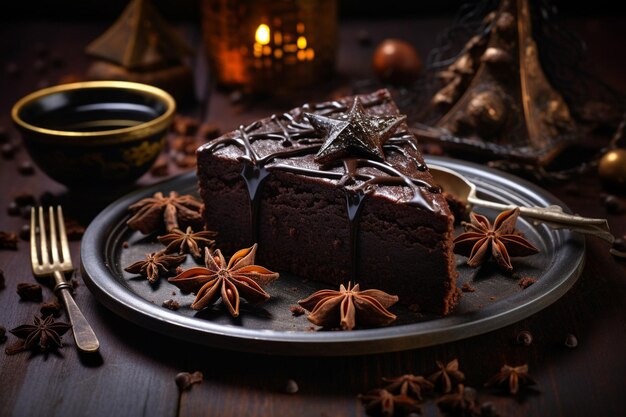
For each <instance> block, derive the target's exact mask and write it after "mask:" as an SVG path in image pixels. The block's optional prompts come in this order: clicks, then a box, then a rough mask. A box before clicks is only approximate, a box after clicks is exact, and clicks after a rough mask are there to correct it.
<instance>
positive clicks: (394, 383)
mask: <svg viewBox="0 0 626 417" xmlns="http://www.w3.org/2000/svg"><path fill="white" fill-rule="evenodd" d="M383 381H385V382H387V383H388V384H387V386H385V387H384V388H385V389H386V390H387V391H389V392H392V393H394V394H401V395H407V396H409V397H411V396H412V397H414V398H416V399H418V400H421V399H422V391H430V390H432V389H433V388H434V387H435V386H434V385H433V383H432V382H430V381H429V380H428V379H426V378H424V377H423V376H421V375H412V374H405V375H401V376H398V377H393V378H383Z"/></svg>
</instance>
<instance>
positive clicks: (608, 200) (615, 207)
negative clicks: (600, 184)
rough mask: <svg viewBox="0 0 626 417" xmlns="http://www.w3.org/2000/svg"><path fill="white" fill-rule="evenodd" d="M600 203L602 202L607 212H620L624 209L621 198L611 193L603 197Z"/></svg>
mask: <svg viewBox="0 0 626 417" xmlns="http://www.w3.org/2000/svg"><path fill="white" fill-rule="evenodd" d="M602 204H604V208H605V210H606V212H607V213H609V214H622V213H624V211H626V208H625V207H624V204H623V203H622V202H621V200H620V199H619V198H618V197H616V196H614V195H611V194H609V195H607V196H606V197H604V198H603V200H602Z"/></svg>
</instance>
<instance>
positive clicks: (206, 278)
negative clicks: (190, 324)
mask: <svg viewBox="0 0 626 417" xmlns="http://www.w3.org/2000/svg"><path fill="white" fill-rule="evenodd" d="M256 249H257V245H256V243H255V244H254V246H252V247H250V248H247V249H241V250H240V251H238V252H237V253H235V254H234V255H233V256H232V257H231V258H230V260H229V261H228V264H226V260H225V259H224V256H223V255H222V252H221V251H220V250H219V249H218V250H216V251H215V252H213V253H211V251H210V250H209V249H208V248H205V249H204V251H205V256H204V258H205V259H204V261H205V263H206V268H201V267H196V268H190V269H187V270H185V271H183V272H182V273H180V274H179V275H177V276H175V277H173V278H170V279H169V282H171V283H172V284H174V285H176V286H177V287H178V288H180V289H181V290H182V291H184V292H192V293H194V294H196V299H195V300H194V302H193V303H192V304H191V308H193V309H194V310H202V309H203V308H205V307H207V306H209V305H212V304H214V303H215V302H216V301H217V300H219V299H220V298H221V299H222V302H223V303H224V304H225V305H226V308H228V311H229V312H230V314H231V315H232V316H233V317H237V316H239V299H240V298H243V299H245V300H246V301H248V303H250V304H259V303H262V302H263V301H266V300H268V299H269V298H270V295H269V294H268V293H267V292H265V291H264V290H263V288H261V285H260V284H263V285H265V284H268V283H270V282H271V281H274V280H275V279H277V278H278V273H276V272H272V271H270V270H269V269H267V268H264V267H262V266H259V265H254V257H255V256H256Z"/></svg>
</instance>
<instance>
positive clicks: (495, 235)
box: [454, 208, 539, 271]
mask: <svg viewBox="0 0 626 417" xmlns="http://www.w3.org/2000/svg"><path fill="white" fill-rule="evenodd" d="M518 216H519V208H515V209H513V210H506V211H503V212H502V213H500V214H499V215H498V217H496V220H495V221H494V222H493V225H492V224H491V222H490V221H489V219H487V218H486V217H485V216H481V215H480V214H476V213H470V219H471V222H470V223H467V222H463V226H464V227H465V233H461V234H460V235H459V236H457V238H456V239H454V253H458V254H459V255H463V256H467V257H468V259H467V264H468V265H469V266H471V267H476V266H478V265H480V264H482V263H483V262H484V261H485V260H486V259H487V258H488V257H489V255H490V254H491V256H492V257H493V258H494V259H495V261H496V262H497V263H498V265H499V266H500V267H502V268H503V269H505V270H507V271H511V270H512V269H513V265H511V257H512V256H528V255H533V254H535V253H538V252H539V249H537V248H536V247H535V246H534V245H533V244H532V243H530V242H529V241H528V240H526V238H524V236H522V234H521V233H520V232H519V231H517V230H515V223H516V222H517V217H518Z"/></svg>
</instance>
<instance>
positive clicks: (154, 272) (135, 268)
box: [124, 251, 187, 284]
mask: <svg viewBox="0 0 626 417" xmlns="http://www.w3.org/2000/svg"><path fill="white" fill-rule="evenodd" d="M186 257H187V256H186V255H182V256H176V255H168V254H166V253H165V252H163V251H161V252H155V253H146V259H144V260H141V261H137V262H135V263H134V264H132V265H129V266H127V267H126V268H124V271H126V272H130V273H131V274H139V275H141V276H144V277H146V278H148V282H150V284H154V282H155V281H156V280H157V279H158V278H160V277H161V276H164V275H166V274H168V273H170V272H171V271H173V270H175V269H176V267H177V266H178V265H180V264H182V263H183V262H185V258H186Z"/></svg>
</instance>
